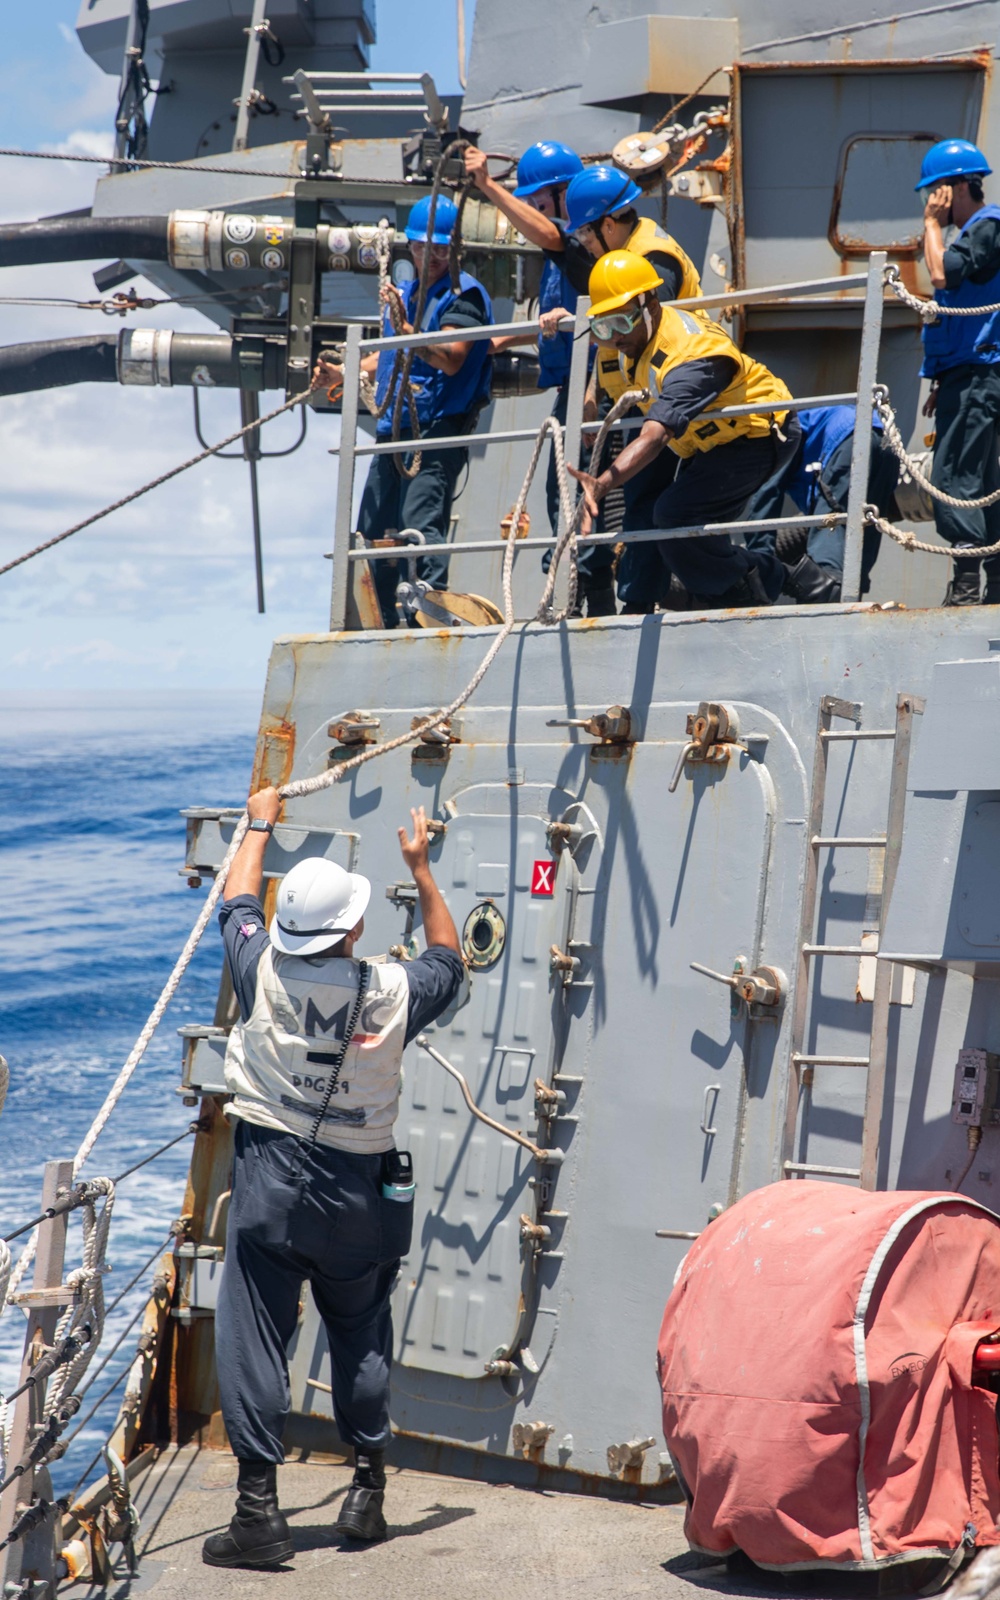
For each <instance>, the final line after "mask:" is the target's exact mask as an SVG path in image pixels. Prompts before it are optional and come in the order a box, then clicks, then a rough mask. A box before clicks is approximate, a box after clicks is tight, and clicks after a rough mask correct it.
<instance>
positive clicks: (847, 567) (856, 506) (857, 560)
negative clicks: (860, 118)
mask: <svg viewBox="0 0 1000 1600" xmlns="http://www.w3.org/2000/svg"><path fill="white" fill-rule="evenodd" d="M885 263H886V252H885V251H884V250H873V251H872V253H871V255H870V256H869V257H868V286H867V289H866V290H865V309H864V316H863V318H862V322H861V360H860V362H859V364H858V399H857V408H856V410H855V418H854V448H853V450H852V451H851V484H850V489H849V491H848V496H847V533H846V538H845V541H844V576H843V581H842V583H841V589H840V598H841V600H859V599H860V598H861V551H862V545H863V541H864V532H865V524H864V509H863V508H864V504H865V501H866V500H867V499H868V470H869V466H870V463H871V453H872V386H873V384H874V383H875V381H876V378H877V376H878V354H879V345H880V343H881V338H882V299H883V294H884V290H883V272H884V270H885Z"/></svg>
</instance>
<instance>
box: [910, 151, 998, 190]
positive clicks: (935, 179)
mask: <svg viewBox="0 0 1000 1600" xmlns="http://www.w3.org/2000/svg"><path fill="white" fill-rule="evenodd" d="M992 171H993V168H992V167H991V166H990V164H989V162H988V161H987V159H986V157H985V156H984V155H983V152H982V151H981V150H980V148H979V146H978V145H975V144H970V142H969V140H968V139H941V140H939V142H938V143H937V144H932V145H931V147H930V149H929V150H928V152H927V154H926V155H925V156H924V163H923V166H922V167H921V168H920V182H919V183H915V184H914V185H913V187H914V189H918V190H919V189H927V188H932V187H933V186H934V185H935V184H938V183H947V182H948V180H949V178H985V177H987V176H988V175H989V173H991V172H992Z"/></svg>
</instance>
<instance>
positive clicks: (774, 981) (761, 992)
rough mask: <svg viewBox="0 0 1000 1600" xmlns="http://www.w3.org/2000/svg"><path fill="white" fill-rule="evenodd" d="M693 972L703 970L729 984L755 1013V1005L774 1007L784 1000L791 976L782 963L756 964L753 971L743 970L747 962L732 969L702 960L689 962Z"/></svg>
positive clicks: (751, 1011) (703, 974) (705, 974)
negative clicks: (720, 968) (721, 969)
mask: <svg viewBox="0 0 1000 1600" xmlns="http://www.w3.org/2000/svg"><path fill="white" fill-rule="evenodd" d="M688 965H689V966H690V968H691V971H692V972H700V973H701V975H702V977H703V978H711V979H712V980H713V981H714V982H715V983H723V984H725V986H726V988H727V989H731V990H732V992H733V994H734V995H735V996H736V998H737V999H738V1000H742V1001H743V1003H744V1005H746V1006H747V1007H748V1008H749V1009H750V1014H751V1016H753V1015H755V1012H754V1007H755V1006H762V1007H765V1008H767V1009H769V1010H774V1009H775V1008H777V1007H778V1006H780V1005H783V1004H784V1000H785V996H786V995H787V993H788V979H787V978H786V976H785V974H784V973H783V972H782V970H781V968H780V967H763V966H761V967H754V969H753V971H752V972H744V971H743V963H742V962H741V961H737V962H736V963H735V968H736V970H735V971H733V972H730V973H726V972H716V971H715V970H714V968H712V967H703V966H702V964H701V962H700V961H691V962H689V963H688Z"/></svg>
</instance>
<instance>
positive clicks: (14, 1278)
mask: <svg viewBox="0 0 1000 1600" xmlns="http://www.w3.org/2000/svg"><path fill="white" fill-rule="evenodd" d="M643 393H644V391H641V390H634V389H630V390H627V391H626V393H625V394H623V395H622V397H621V399H620V400H618V401H617V402H616V404H615V405H614V406H613V407H612V409H611V410H610V412H609V413H608V415H607V417H605V419H604V423H603V429H602V432H601V433H599V434H598V436H597V440H596V441H595V446H594V448H595V450H596V451H597V452H598V454H599V453H600V450H601V449H602V448H603V444H604V439H605V438H606V437H607V434H608V433H609V432H610V430H611V428H612V427H613V426H614V425H615V423H616V422H617V420H618V417H619V416H620V414H621V413H622V411H624V410H625V409H626V407H628V406H630V405H631V404H632V403H633V402H634V401H635V400H636V399H638V398H640V396H641V395H642V394H643ZM305 398H306V396H305V395H297V396H295V397H294V398H293V399H292V400H291V401H286V403H285V405H284V406H281V407H279V408H278V411H277V412H275V413H274V415H278V414H279V412H280V411H285V410H288V409H289V407H290V406H291V405H294V404H298V403H300V402H301V401H302V400H303V399H305ZM264 420H267V419H264V418H262V419H261V421H262V422H263V421H264ZM254 426H257V424H254ZM246 431H247V430H246V429H241V430H240V432H241V433H243V432H246ZM234 437H238V435H235V436H234ZM547 437H551V439H552V443H553V449H554V451H555V455H556V465H557V472H558V478H559V495H560V502H561V505H562V508H563V513H564V519H565V532H564V533H563V535H562V536H561V537H560V539H559V540H557V542H556V546H555V549H554V551H553V558H552V564H551V567H550V569H549V574H548V578H547V579H546V583H545V588H544V590H543V592H542V597H541V600H540V602H539V606H538V610H537V613H536V618H537V620H539V621H542V622H558V621H561V620H562V619H563V618H564V617H565V616H566V615H567V614H568V612H569V611H570V610H572V607H573V604H574V601H575V596H576V527H577V522H578V520H579V518H580V517H581V516H582V514H583V506H584V502H583V501H582V500H579V501H578V502H577V506H576V509H575V511H574V509H573V505H572V494H571V488H570V480H569V475H568V473H567V471H566V466H565V461H564V458H563V444H562V429H561V428H560V427H559V424H558V423H557V422H555V421H554V420H553V419H552V418H551V417H546V419H545V421H544V422H543V423H542V425H541V427H540V428H539V430H538V437H537V439H536V441H535V448H534V451H533V453H532V457H531V461H530V463H529V465H528V470H527V472H526V474H525V477H524V482H523V483H522V485H521V489H520V491H519V494H518V498H517V502H516V505H515V526H516V525H517V518H518V517H519V516H520V513H521V512H522V511H523V509H524V505H525V502H526V500H527V497H528V491H529V489H530V488H531V483H532V480H533V478H534V475H535V472H536V470H537V467H538V462H539V460H540V459H541V454H542V446H543V444H544V442H545V440H546V438H547ZM227 442H228V441H227ZM216 448H221V447H216ZM209 453H211V452H209ZM198 459H202V458H201V457H199V458H198ZM567 555H568V557H569V563H570V581H569V596H568V600H567V605H566V608H565V609H564V610H563V611H561V612H558V613H554V612H553V610H552V597H553V594H554V592H555V584H556V578H557V576H558V572H559V568H560V565H561V562H562V560H563V558H564V557H565V556H567ZM513 564H514V541H513V540H512V541H511V544H510V547H509V549H508V550H507V552H506V554H505V557H504V564H503V594H504V622H503V626H502V627H501V628H500V629H499V631H498V633H497V635H496V637H495V639H494V640H493V642H492V643H491V645H490V647H489V649H488V650H487V652H486V654H485V656H484V657H483V659H482V661H481V662H480V663H479V666H478V667H477V669H476V671H475V672H474V673H473V675H472V677H471V679H470V680H469V682H468V684H467V685H466V686H465V688H464V689H463V690H462V691H461V693H459V694H458V695H456V696H455V698H454V700H452V701H451V703H450V704H449V705H447V706H445V707H443V708H442V709H441V710H439V711H434V712H431V713H430V715H428V716H426V717H422V718H420V719H419V720H418V722H417V725H416V726H415V727H414V728H411V729H410V730H409V732H407V733H404V734H400V735H398V736H397V737H396V738H395V739H390V740H388V741H387V742H386V743H385V744H381V745H374V746H372V747H371V748H370V749H368V750H364V751H362V752H360V753H359V754H358V755H356V756H353V757H352V758H351V759H350V760H349V761H345V762H341V763H338V765H337V766H336V767H335V768H332V769H330V770H329V771H327V772H323V773H319V774H318V775H317V776H316V777H314V778H300V779H297V780H296V781H295V782H293V783H287V784H284V785H283V786H282V787H281V788H280V789H279V790H278V793H279V795H280V796H281V798H282V799H283V800H289V799H296V798H299V797H301V796H304V795H309V794H316V793H318V792H319V791H320V790H322V789H327V788H330V787H331V786H332V785H333V784H335V783H340V782H342V781H343V779H344V777H345V776H346V775H347V773H349V772H353V771H355V770H356V769H357V768H359V767H361V766H364V765H365V764H366V763H367V762H369V761H372V760H377V759H378V758H379V757H381V756H386V755H389V754H390V752H391V751H393V750H398V749H401V748H402V747H403V746H405V745H409V744H414V743H416V742H417V741H419V740H420V739H421V738H422V736H423V735H424V734H425V733H426V732H427V731H428V730H429V729H431V728H436V727H439V726H440V725H441V724H442V723H446V722H447V721H448V719H449V718H450V717H452V716H453V715H454V714H455V712H457V711H459V710H460V709H461V707H462V706H464V705H465V704H466V702H467V701H468V700H470V699H471V698H472V696H473V694H475V692H476V690H477V689H478V687H479V685H480V683H481V682H482V680H483V678H484V677H485V676H486V673H487V672H488V671H489V669H490V667H491V666H492V665H493V662H494V660H495V659H496V656H497V655H498V653H499V652H500V650H501V649H502V648H503V645H504V643H505V642H506V640H507V639H508V638H509V636H510V634H511V632H512V630H513V628H514V627H515V625H516V618H515V616H514V594H513ZM248 825H249V817H248V815H247V813H246V812H244V813H243V815H242V817H241V818H240V820H239V822H238V823H237V825H236V828H235V831H234V833H233V838H232V842H231V843H230V846H229V849H228V850H227V852H226V855H225V857H224V858H223V861H222V863H221V865H220V867H219V870H218V872H217V874H216V877H215V882H214V883H213V884H212V887H211V889H210V891H209V893H208V896H207V897H206V900H205V904H204V905H203V906H202V909H201V912H200V913H199V915H198V917H197V919H196V921H195V924H194V927H193V928H192V929H191V932H190V934H189V935H188V937H187V940H186V941H185V944H184V947H183V949H182V950H181V953H180V955H179V956H178V958H177V960H176V962H175V963H174V967H173V970H172V971H171V973H170V976H169V977H168V979H167V981H166V983H165V984H164V986H163V989H162V990H161V992H160V995H159V997H158V999H157V1001H156V1004H155V1005H154V1006H153V1009H152V1011H151V1012H150V1014H149V1016H148V1017H147V1019H146V1022H145V1025H144V1026H143V1028H142V1031H141V1032H140V1034H139V1037H138V1038H137V1040H136V1042H135V1044H134V1045H133V1047H132V1049H131V1051H130V1052H129V1055H128V1057H127V1059H126V1061H125V1063H124V1065H123V1066H122V1068H121V1070H120V1072H119V1073H118V1076H117V1077H116V1079H115V1081H114V1083H113V1084H112V1085H111V1088H110V1089H109V1090H108V1093H107V1095H106V1096H105V1099H104V1102H103V1104H102V1106H101V1108H100V1110H99V1111H98V1113H97V1116H96V1117H95V1118H94V1121H93V1122H92V1124H91V1126H90V1128H89V1129H88V1130H87V1133H86V1135H85V1137H84V1139H83V1142H82V1144H81V1145H80V1148H79V1149H78V1151H77V1153H76V1155H75V1156H74V1158H73V1176H74V1178H75V1177H76V1175H77V1173H78V1172H79V1170H80V1168H81V1167H82V1166H83V1163H84V1162H85V1161H86V1159H87V1157H88V1156H89V1155H90V1152H91V1150H92V1149H93V1147H94V1145H95V1143H96V1141H97V1139H98V1138H99V1137H100V1134H101V1132H102V1130H103V1129H104V1127H105V1126H106V1124H107V1121H108V1118H109V1117H110V1116H111V1113H112V1112H113V1110H114V1108H115V1106H116V1105H117V1103H118V1101H119V1099H120V1098H121V1095H122V1093H123V1092H124V1090H125V1087H126V1085H127V1084H128V1082H129V1080H130V1078H131V1077H132V1074H133V1073H134V1072H135V1069H136V1067H137V1066H138V1065H139V1062H140V1061H141V1060H142V1058H143V1056H144V1054H145V1052H146V1049H147V1047H148V1045H149V1042H150V1040H151V1039H152V1037H153V1034H154V1033H155V1031H156V1029H157V1027H158V1026H159V1024H160V1022H161V1021H162V1019H163V1015H164V1013H165V1011H166V1009H167V1006H168V1005H169V1004H170V1001H171V1000H172V999H173V996H174V994H175V993H176V991H177V988H178V985H179V984H180V981H181V978H182V977H183V976H184V973H185V971H186V970H187V967H188V965H189V963H190V961H191V958H192V956H193V955H194V952H195V950H196V949H197V947H198V944H199V942H200V940H201V937H202V934H203V933H204V932H205V929H206V928H207V926H208V923H209V920H210V918H211V916H212V913H213V912H214V910H215V908H216V906H217V904H218V902H219V899H220V897H221V895H222V891H223V889H224V888H225V884H226V878H227V876H228V874H229V869H230V867H231V866H232V863H233V859H234V857H235V855H236V852H237V850H238V849H239V847H240V845H241V844H242V842H243V837H244V835H245V833H246V831H247V827H248ZM37 1243H38V1231H37V1229H36V1230H35V1232H34V1233H33V1234H32V1235H31V1238H30V1239H29V1241H28V1244H27V1245H26V1246H25V1248H24V1250H23V1251H22V1252H21V1254H20V1256H19V1257H18V1260H17V1265H16V1266H15V1267H14V1268H13V1270H12V1271H11V1274H10V1288H12V1289H13V1288H16V1287H17V1285H18V1284H19V1283H20V1282H21V1279H22V1278H23V1277H24V1274H25V1272H26V1271H27V1269H28V1266H29V1264H30V1263H31V1261H32V1260H33V1258H34V1254H35V1250H36V1248H37Z"/></svg>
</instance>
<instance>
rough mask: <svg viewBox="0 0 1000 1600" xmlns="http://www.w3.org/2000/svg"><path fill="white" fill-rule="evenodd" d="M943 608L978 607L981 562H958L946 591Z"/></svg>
mask: <svg viewBox="0 0 1000 1600" xmlns="http://www.w3.org/2000/svg"><path fill="white" fill-rule="evenodd" d="M941 604H942V605H943V606H978V604H979V562H978V561H969V560H965V561H956V562H955V567H954V571H953V572H952V577H951V582H950V583H949V585H948V588H947V590H946V591H945V597H944V599H943V600H942V602H941Z"/></svg>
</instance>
